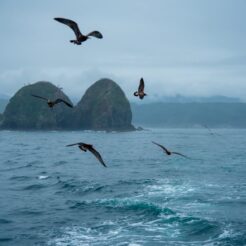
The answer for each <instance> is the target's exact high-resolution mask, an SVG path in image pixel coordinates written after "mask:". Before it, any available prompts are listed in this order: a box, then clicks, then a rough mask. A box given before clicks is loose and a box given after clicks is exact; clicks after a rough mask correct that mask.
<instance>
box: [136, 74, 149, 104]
mask: <svg viewBox="0 0 246 246" xmlns="http://www.w3.org/2000/svg"><path fill="white" fill-rule="evenodd" d="M133 95H134V96H135V97H139V98H140V99H143V98H144V97H145V96H147V94H145V93H144V80H143V78H141V79H140V82H139V87H138V91H135V92H134V93H133Z"/></svg>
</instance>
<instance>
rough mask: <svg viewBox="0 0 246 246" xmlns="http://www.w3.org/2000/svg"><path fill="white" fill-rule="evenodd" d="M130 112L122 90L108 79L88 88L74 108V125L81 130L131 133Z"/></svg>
mask: <svg viewBox="0 0 246 246" xmlns="http://www.w3.org/2000/svg"><path fill="white" fill-rule="evenodd" d="M131 121H132V111H131V107H130V103H129V101H128V100H127V98H126V96H125V94H124V92H123V90H122V89H121V88H120V87H119V85H117V84H116V83H115V82H114V81H112V80H110V79H106V78H105V79H100V80H98V81H97V82H95V83H94V84H93V85H92V86H90V87H89V88H88V89H87V91H86V92H85V94H84V96H83V97H82V99H81V100H80V102H79V103H78V105H77V106H76V108H75V125H76V128H78V129H83V130H98V131H100V130H105V131H132V130H134V129H135V128H134V127H133V126H132V124H131Z"/></svg>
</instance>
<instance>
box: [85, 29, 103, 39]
mask: <svg viewBox="0 0 246 246" xmlns="http://www.w3.org/2000/svg"><path fill="white" fill-rule="evenodd" d="M87 36H93V37H95V38H100V39H101V38H103V35H102V34H101V33H100V32H98V31H93V32H90V33H88V34H87Z"/></svg>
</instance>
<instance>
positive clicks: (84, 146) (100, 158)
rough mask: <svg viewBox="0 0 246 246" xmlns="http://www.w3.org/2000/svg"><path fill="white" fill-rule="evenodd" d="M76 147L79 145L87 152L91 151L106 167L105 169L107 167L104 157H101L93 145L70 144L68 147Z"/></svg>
mask: <svg viewBox="0 0 246 246" xmlns="http://www.w3.org/2000/svg"><path fill="white" fill-rule="evenodd" d="M74 145H78V147H79V148H80V149H81V150H82V151H84V152H86V151H87V150H89V151H90V152H91V153H92V154H93V155H94V156H95V157H96V158H97V159H98V160H99V162H100V163H101V164H102V165H103V166H104V167H107V165H106V164H105V162H104V161H103V159H102V156H101V155H100V153H99V152H98V151H97V150H95V149H94V147H93V145H92V144H86V143H81V142H80V143H74V144H69V145H66V147H70V146H74Z"/></svg>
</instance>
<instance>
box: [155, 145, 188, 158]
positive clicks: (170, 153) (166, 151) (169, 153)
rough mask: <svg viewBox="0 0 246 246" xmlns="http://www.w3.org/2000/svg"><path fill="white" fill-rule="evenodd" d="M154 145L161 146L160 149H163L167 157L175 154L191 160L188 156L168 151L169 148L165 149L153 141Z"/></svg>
mask: <svg viewBox="0 0 246 246" xmlns="http://www.w3.org/2000/svg"><path fill="white" fill-rule="evenodd" d="M152 143H153V144H155V145H157V146H159V147H160V148H162V149H163V151H164V152H165V153H166V154H167V155H172V154H175V155H180V156H183V157H185V158H187V159H190V158H189V157H188V156H186V155H183V154H181V153H178V152H174V151H170V150H168V149H167V148H165V147H164V146H163V145H161V144H158V143H156V142H153V141H152Z"/></svg>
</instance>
